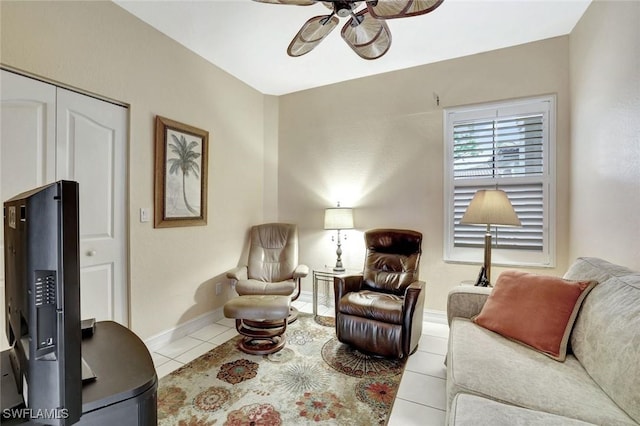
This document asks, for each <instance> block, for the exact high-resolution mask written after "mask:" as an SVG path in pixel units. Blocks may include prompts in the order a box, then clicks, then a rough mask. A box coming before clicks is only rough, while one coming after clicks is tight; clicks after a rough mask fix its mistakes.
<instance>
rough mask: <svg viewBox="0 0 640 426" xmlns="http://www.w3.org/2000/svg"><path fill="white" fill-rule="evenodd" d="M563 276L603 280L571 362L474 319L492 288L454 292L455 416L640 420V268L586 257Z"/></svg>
mask: <svg viewBox="0 0 640 426" xmlns="http://www.w3.org/2000/svg"><path fill="white" fill-rule="evenodd" d="M564 278H567V279H571V280H596V281H598V283H599V284H598V285H597V286H596V287H595V288H594V289H593V290H592V291H591V292H590V293H589V294H588V295H587V297H586V298H585V300H584V302H583V304H582V308H581V310H580V312H579V314H578V316H577V318H576V322H575V324H574V327H573V331H572V333H571V337H570V345H571V346H570V351H569V353H568V354H567V358H566V360H565V361H564V362H558V361H555V360H553V359H551V358H549V357H547V356H545V355H543V354H541V353H540V352H537V351H534V350H532V349H530V348H528V347H525V346H523V345H521V344H520V343H517V342H515V341H512V340H509V339H506V338H504V337H502V336H500V335H498V334H496V333H494V332H492V331H489V330H486V329H484V328H482V327H480V326H478V325H476V324H475V323H473V322H472V321H471V320H470V319H471V318H472V317H474V316H475V315H477V314H478V313H479V312H480V311H481V309H482V306H483V304H484V302H485V301H486V299H487V297H488V295H489V293H490V292H491V289H487V288H479V287H472V286H460V287H458V288H455V289H454V290H452V291H451V292H450V294H449V300H448V306H447V315H448V318H449V325H450V335H449V350H448V354H447V421H448V424H450V425H473V426H481V425H491V426H495V425H509V426H511V425H584V424H597V425H616V426H617V425H638V424H639V422H640V273H638V272H634V271H631V270H629V269H627V268H625V267H622V266H618V265H614V264H612V263H609V262H607V261H604V260H602V259H597V258H579V259H577V260H576V262H575V263H574V264H573V265H571V267H570V268H569V270H568V271H567V273H566V274H565V276H564Z"/></svg>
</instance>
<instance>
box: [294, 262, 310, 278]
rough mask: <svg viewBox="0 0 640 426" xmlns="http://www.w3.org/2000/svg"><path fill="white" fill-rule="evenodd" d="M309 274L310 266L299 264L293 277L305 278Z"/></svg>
mask: <svg viewBox="0 0 640 426" xmlns="http://www.w3.org/2000/svg"><path fill="white" fill-rule="evenodd" d="M307 275H309V267H308V266H307V265H298V266H296V269H294V270H293V278H294V279H297V278H304V277H306V276H307Z"/></svg>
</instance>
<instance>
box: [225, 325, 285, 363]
mask: <svg viewBox="0 0 640 426" xmlns="http://www.w3.org/2000/svg"><path fill="white" fill-rule="evenodd" d="M286 329H287V320H286V319H283V320H280V321H250V320H243V319H236V330H238V333H240V334H241V335H242V336H243V338H242V340H241V341H240V342H239V343H238V348H239V349H240V350H241V351H243V352H246V353H248V354H251V355H267V354H272V353H274V352H278V351H279V350H280V349H282V348H283V347H284V344H285V342H286V339H285V337H284V332H285V331H286Z"/></svg>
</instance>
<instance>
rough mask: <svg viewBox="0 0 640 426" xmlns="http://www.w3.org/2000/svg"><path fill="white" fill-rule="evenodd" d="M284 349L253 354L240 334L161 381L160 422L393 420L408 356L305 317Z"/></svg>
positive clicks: (203, 425) (183, 425)
mask: <svg viewBox="0 0 640 426" xmlns="http://www.w3.org/2000/svg"><path fill="white" fill-rule="evenodd" d="M285 335H286V338H287V343H286V346H285V347H284V349H282V350H281V351H279V352H276V353H275V354H271V355H264V356H260V355H248V354H246V353H244V352H241V351H240V350H239V349H238V348H237V344H238V341H239V339H240V337H239V336H237V337H235V338H233V339H231V340H229V341H228V342H226V343H224V344H223V345H220V346H218V347H216V348H214V349H213V350H211V351H210V352H208V353H206V354H204V355H202V356H201V357H200V358H198V359H196V360H194V361H192V362H190V363H189V364H186V365H184V366H183V367H182V368H180V369H178V370H176V371H174V372H173V373H171V374H169V375H168V376H165V377H163V378H162V379H161V380H160V384H159V387H158V424H159V425H172V426H173V425H180V426H207V425H256V426H258V425H264V426H267V425H268V426H272V425H274V426H275V425H296V426H297V425H306V424H314V425H323V424H324V425H350V426H351V425H362V426H365V425H366V426H370V425H376V424H380V425H383V424H386V423H387V421H388V419H389V414H390V413H391V407H392V405H393V401H394V399H395V395H396V392H397V390H398V385H399V384H400V379H401V377H402V372H403V371H404V366H405V360H401V361H400V360H388V359H384V358H377V357H372V356H369V355H365V354H363V353H361V352H359V351H357V350H355V349H352V348H351V347H349V346H347V345H344V344H342V343H340V342H338V341H337V339H336V338H335V329H334V328H333V319H332V318H326V317H325V318H323V317H319V318H317V320H316V321H314V319H313V317H312V316H311V315H308V314H307V315H305V314H300V315H299V317H298V320H297V321H296V322H294V323H293V324H290V325H289V326H288V327H287V331H286V334H285Z"/></svg>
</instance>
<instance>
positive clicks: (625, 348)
mask: <svg viewBox="0 0 640 426" xmlns="http://www.w3.org/2000/svg"><path fill="white" fill-rule="evenodd" d="M565 276H567V277H569V278H571V279H583V278H584V277H587V276H593V277H599V278H600V279H603V282H601V283H600V284H599V285H598V286H597V287H596V288H595V289H593V291H592V292H591V294H590V295H589V297H587V299H586V300H585V302H584V304H583V306H582V310H581V312H580V314H579V315H578V318H577V320H576V323H575V326H574V330H573V333H572V335H571V347H572V351H573V353H574V354H575V356H576V358H578V359H579V360H580V362H581V363H582V365H583V366H584V368H585V370H586V371H587V372H588V373H589V374H590V375H591V377H593V378H594V380H595V381H596V382H598V384H599V385H600V386H601V387H602V389H604V391H605V392H606V393H607V394H609V396H610V397H611V399H613V400H614V401H615V403H616V404H618V406H620V407H621V408H622V409H623V410H624V411H626V412H627V414H629V415H630V416H631V417H632V418H633V419H635V420H636V421H637V422H639V423H640V273H637V272H635V273H634V272H633V271H630V270H629V269H626V268H624V267H621V266H618V265H614V264H611V263H608V262H606V261H604V260H601V259H593V258H582V259H579V260H578V261H576V263H575V264H574V265H573V266H572V267H571V268H570V269H569V271H568V272H567V274H566V275H565Z"/></svg>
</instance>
